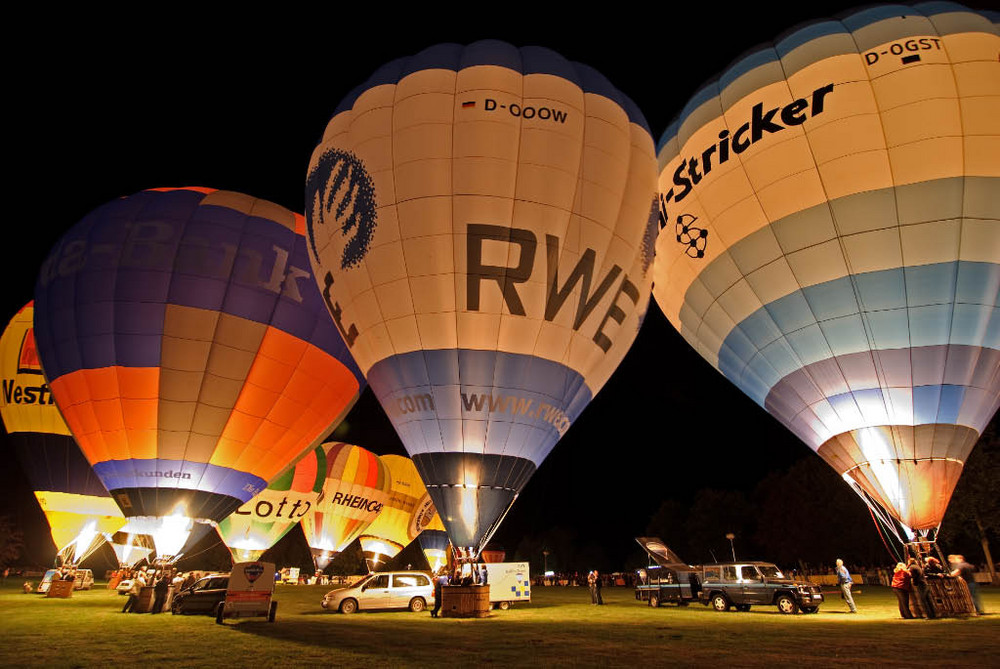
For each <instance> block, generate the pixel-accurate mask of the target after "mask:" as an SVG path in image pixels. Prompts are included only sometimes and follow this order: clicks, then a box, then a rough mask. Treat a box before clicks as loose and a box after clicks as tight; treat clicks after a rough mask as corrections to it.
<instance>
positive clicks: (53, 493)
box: [0, 302, 125, 563]
mask: <svg viewBox="0 0 1000 669" xmlns="http://www.w3.org/2000/svg"><path fill="white" fill-rule="evenodd" d="M33 318H34V305H33V303H31V302H29V303H28V304H27V305H25V306H24V307H22V308H21V310H20V311H18V312H17V314H15V316H14V317H13V318H12V319H11V321H10V323H8V324H7V327H6V328H5V329H4V332H3V336H2V337H0V380H2V383H3V396H2V397H0V416H2V417H3V423H4V427H5V428H6V429H7V435H8V436H7V439H8V442H9V443H10V444H11V446H12V448H13V449H14V454H15V456H16V458H17V460H18V462H19V463H20V464H21V468H22V469H23V470H24V472H25V474H26V475H27V477H28V481H29V483H30V484H31V487H32V488H33V489H34V492H35V498H36V499H37V500H38V503H39V505H41V507H42V511H43V512H44V513H45V518H46V519H47V520H48V522H49V529H50V531H51V533H52V540H53V541H54V542H55V544H56V549H57V550H58V551H59V553H60V554H64V558H65V559H67V560H68V561H71V562H73V563H78V562H79V561H80V560H81V559H83V557H85V553H86V552H87V551H88V550H90V548H91V547H92V544H93V540H94V539H95V538H96V537H98V536H100V534H104V533H111V532H114V531H116V530H117V529H118V528H120V527H121V526H122V525H124V524H125V517H124V516H122V513H121V511H120V510H119V509H118V506H117V505H116V504H115V503H114V500H112V499H111V496H110V495H108V491H107V490H105V488H104V486H103V485H102V484H101V481H100V479H99V478H98V477H97V475H96V474H95V473H94V470H93V468H91V466H90V463H89V462H87V459H86V458H85V457H84V456H83V453H81V452H80V448H79V447H78V446H77V445H76V441H74V439H73V437H72V436H71V435H70V432H69V427H67V425H66V422H65V421H64V420H63V419H62V416H61V415H60V414H59V408H58V407H57V406H56V403H55V400H54V399H53V397H52V392H51V390H50V388H49V384H48V382H47V381H46V379H45V376H44V375H43V374H42V367H41V365H40V363H39V361H38V353H37V349H36V346H35V335H34V328H33V326H32V321H33Z"/></svg>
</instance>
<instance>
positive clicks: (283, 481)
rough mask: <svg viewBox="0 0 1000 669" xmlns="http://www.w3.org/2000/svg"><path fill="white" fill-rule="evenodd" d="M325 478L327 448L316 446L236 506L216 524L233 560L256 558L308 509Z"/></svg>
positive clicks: (294, 524)
mask: <svg viewBox="0 0 1000 669" xmlns="http://www.w3.org/2000/svg"><path fill="white" fill-rule="evenodd" d="M325 480H326V452H325V451H324V450H323V447H322V446H317V447H316V448H315V449H313V450H312V451H310V452H309V453H307V454H306V455H305V457H303V458H302V459H301V460H299V461H298V462H297V463H295V466H294V467H291V468H289V469H288V470H287V471H285V472H283V473H282V474H280V475H279V476H278V478H276V479H274V480H273V481H271V483H270V484H269V485H268V486H267V488H265V489H264V491H263V492H261V493H260V494H259V495H257V496H256V497H254V498H253V499H251V500H250V501H249V502H247V503H246V504H244V505H243V506H241V507H240V508H238V509H236V511H234V512H233V513H232V514H231V515H230V516H229V517H228V518H226V519H224V520H223V521H221V522H220V523H219V526H218V527H217V528H216V529H218V531H219V536H220V537H222V542H223V543H224V544H226V546H227V547H228V548H229V550H230V552H232V554H233V559H234V560H235V561H236V562H247V561H254V560H259V559H260V557H261V555H263V554H264V551H266V550H267V549H269V548H270V547H271V546H273V545H274V544H276V543H277V542H278V541H279V540H280V539H281V538H282V537H283V536H285V535H286V534H287V533H288V531H289V530H291V529H292V528H293V527H295V526H296V525H297V524H298V523H299V522H300V521H301V520H302V518H304V517H305V515H306V514H307V513H309V512H310V511H311V510H312V509H313V507H315V506H316V502H317V501H318V500H319V496H320V493H322V492H323V483H324V482H325Z"/></svg>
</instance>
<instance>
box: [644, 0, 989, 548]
mask: <svg viewBox="0 0 1000 669" xmlns="http://www.w3.org/2000/svg"><path fill="white" fill-rule="evenodd" d="M998 50H1000V37H998V35H997V31H996V28H995V26H994V25H993V24H992V23H991V22H990V21H989V19H987V18H986V17H984V16H983V15H981V14H979V13H977V12H974V11H970V10H967V9H965V8H963V7H961V6H959V5H955V4H951V3H947V2H936V3H927V4H918V5H915V6H912V7H909V6H903V5H885V6H878V7H870V8H866V9H860V10H857V11H855V12H853V13H850V14H848V15H845V16H843V17H842V18H841V19H840V20H825V21H817V22H815V23H812V24H810V25H807V26H805V27H800V28H798V29H796V30H794V31H792V32H790V33H787V34H786V35H785V36H783V37H782V38H780V39H779V40H778V41H776V42H774V43H773V44H771V45H768V46H765V47H762V48H759V49H758V50H756V51H754V52H752V53H750V54H749V55H747V56H745V57H743V58H742V59H740V60H738V61H737V62H736V63H735V64H733V65H732V66H730V67H729V69H727V70H726V71H725V72H723V73H722V74H721V75H720V76H719V78H718V79H717V80H714V81H712V82H711V83H709V84H708V85H707V86H705V87H704V88H703V89H702V90H700V91H699V92H698V93H696V94H695V95H694V97H692V98H691V100H690V102H688V104H687V106H686V107H685V108H684V110H683V112H682V113H681V115H680V116H679V118H678V119H676V120H675V121H674V123H673V124H671V125H670V127H669V128H668V129H667V131H666V132H665V133H664V134H663V137H662V139H661V141H660V148H659V163H660V169H661V173H660V189H661V193H662V194H661V196H660V204H661V225H662V226H663V227H664V228H665V229H664V230H663V231H662V233H661V234H660V237H659V240H658V242H657V253H656V263H655V271H654V278H655V287H654V290H653V294H654V296H655V298H656V300H657V302H658V304H659V305H660V307H661V308H662V310H663V312H664V313H665V314H666V315H667V318H668V319H669V320H670V322H671V323H673V325H674V326H675V327H676V328H677V329H678V330H679V331H680V333H681V334H682V335H683V336H684V338H685V339H687V341H688V342H689V343H690V344H691V345H692V346H694V348H696V349H697V350H698V351H699V353H701V355H702V356H704V357H705V359H706V360H708V361H709V362H710V363H711V364H712V365H714V366H715V367H716V369H718V370H719V371H720V372H721V373H722V374H723V375H725V377H726V378H728V379H729V380H731V381H732V382H733V383H735V384H736V385H737V386H738V387H739V388H741V389H742V390H743V391H744V392H745V393H746V394H747V395H748V396H749V397H751V398H752V399H753V400H754V401H755V402H757V403H758V404H759V405H760V406H762V407H764V408H765V409H766V410H767V411H768V412H769V413H771V414H772V415H773V416H774V417H775V418H777V419H778V420H779V421H781V422H782V423H783V424H784V425H785V426H786V427H788V428H789V429H790V430H791V431H792V432H794V433H795V434H796V435H797V436H798V437H799V438H801V439H802V441H804V442H805V443H806V444H807V445H809V447H810V448H812V449H813V450H814V451H816V452H817V453H818V454H819V455H820V457H822V458H823V459H824V460H825V461H826V462H828V463H829V464H830V465H831V466H832V467H834V468H835V469H836V471H837V472H838V473H840V474H841V475H842V476H843V478H844V479H845V481H847V482H848V483H849V484H850V485H851V486H852V487H853V488H854V489H855V491H856V492H858V493H859V494H861V495H862V497H863V498H864V499H865V500H866V501H867V502H869V504H870V505H871V506H872V508H873V510H875V511H877V512H879V513H880V514H881V515H882V519H883V520H885V521H886V523H887V525H889V526H892V527H895V528H896V531H897V532H898V534H897V536H898V537H899V539H900V540H901V541H902V542H904V543H905V542H910V541H914V540H918V541H919V540H921V539H928V538H932V537H933V536H934V535H935V534H936V529H937V528H938V526H939V525H940V523H941V519H942V517H943V515H944V512H945V507H946V506H947V504H948V500H949V498H950V496H951V494H952V491H953V489H954V487H955V484H956V482H957V480H958V478H959V475H960V474H961V471H962V467H963V464H964V462H965V460H966V457H967V456H968V454H969V452H970V450H971V449H972V447H973V445H974V444H975V443H976V440H977V439H978V437H979V434H980V433H981V432H982V430H983V427H984V426H985V425H986V424H987V422H988V421H989V420H990V417H991V416H992V415H993V414H994V412H995V411H996V409H997V405H998V402H1000V392H998V391H1000V387H998V380H1000V375H998V369H1000V328H998V323H1000V321H998V312H997V292H998V287H1000V223H998V219H1000V199H998V198H997V193H998V187H1000V181H998V179H997V177H998V176H1000V63H998V61H997V53H998ZM897 523H898V524H900V525H902V527H901V528H900V527H898V526H897Z"/></svg>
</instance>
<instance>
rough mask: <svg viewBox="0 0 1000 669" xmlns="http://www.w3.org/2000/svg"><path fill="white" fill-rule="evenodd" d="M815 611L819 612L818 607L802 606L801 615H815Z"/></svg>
mask: <svg viewBox="0 0 1000 669" xmlns="http://www.w3.org/2000/svg"><path fill="white" fill-rule="evenodd" d="M817 611H819V607H818V606H803V607H802V613H816V612H817Z"/></svg>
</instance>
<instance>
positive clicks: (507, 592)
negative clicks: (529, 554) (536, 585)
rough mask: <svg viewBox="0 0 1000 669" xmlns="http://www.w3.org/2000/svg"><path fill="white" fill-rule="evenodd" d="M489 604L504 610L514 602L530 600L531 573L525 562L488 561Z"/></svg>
mask: <svg viewBox="0 0 1000 669" xmlns="http://www.w3.org/2000/svg"><path fill="white" fill-rule="evenodd" d="M485 567H486V574H487V583H488V584H489V586H490V604H491V605H492V607H493V608H495V609H500V610H501V611H506V610H507V609H509V608H510V607H511V606H513V605H514V604H515V603H520V602H531V575H530V573H529V569H528V563H527V562H488V563H486V565H485Z"/></svg>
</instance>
